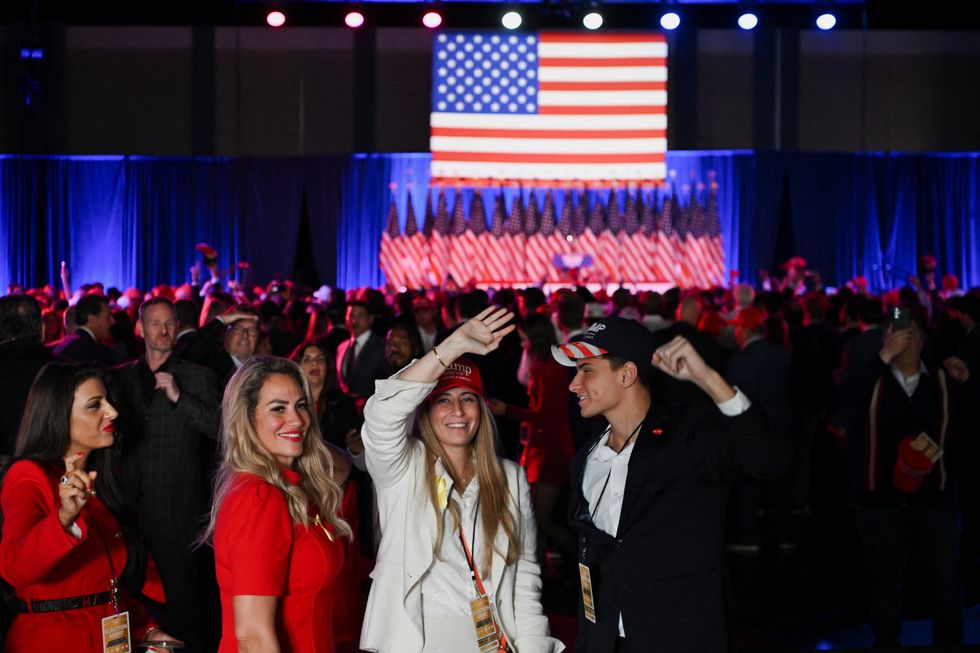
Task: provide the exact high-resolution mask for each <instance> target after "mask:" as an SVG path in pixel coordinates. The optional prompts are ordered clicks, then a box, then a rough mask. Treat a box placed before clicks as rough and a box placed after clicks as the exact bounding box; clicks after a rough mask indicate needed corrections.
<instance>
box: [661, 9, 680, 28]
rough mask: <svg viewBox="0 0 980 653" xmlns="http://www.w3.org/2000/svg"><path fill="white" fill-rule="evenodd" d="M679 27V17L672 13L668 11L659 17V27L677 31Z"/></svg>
mask: <svg viewBox="0 0 980 653" xmlns="http://www.w3.org/2000/svg"><path fill="white" fill-rule="evenodd" d="M680 25H681V17H680V16H679V15H678V14H676V13H675V12H673V11H668V12H667V13H666V14H664V15H663V16H661V17H660V26H661V27H663V28H664V29H668V30H669V29H677V28H678V27H680Z"/></svg>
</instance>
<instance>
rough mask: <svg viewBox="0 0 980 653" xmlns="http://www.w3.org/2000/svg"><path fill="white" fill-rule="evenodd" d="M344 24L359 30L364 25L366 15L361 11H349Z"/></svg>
mask: <svg viewBox="0 0 980 653" xmlns="http://www.w3.org/2000/svg"><path fill="white" fill-rule="evenodd" d="M344 24H345V25H347V27H351V28H355V29H356V28H358V27H360V26H361V25H363V24H364V14H362V13H361V12H359V11H349V12H347V15H346V16H344Z"/></svg>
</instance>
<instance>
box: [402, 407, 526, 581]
mask: <svg viewBox="0 0 980 653" xmlns="http://www.w3.org/2000/svg"><path fill="white" fill-rule="evenodd" d="M479 405H480V421H479V425H478V426H477V429H476V435H474V436H473V439H472V440H471V441H470V455H471V456H472V458H473V468H474V469H475V470H476V477H477V478H478V479H480V503H479V506H480V524H481V525H482V526H483V542H482V547H481V549H480V550H481V551H482V552H483V555H482V557H481V559H480V574H481V575H482V576H483V577H484V578H485V577H486V576H487V575H488V574H489V573H490V561H491V558H492V553H493V541H494V539H495V538H496V536H497V531H498V530H499V529H503V530H504V533H505V534H506V535H507V550H506V551H497V554H498V555H500V556H501V557H503V558H504V560H505V561H506V563H507V564H508V565H510V564H513V563H514V562H516V561H517V557H518V555H520V541H519V540H518V537H517V521H516V519H515V518H514V514H515V513H520V508H519V506H518V503H517V501H518V499H517V497H515V496H513V495H512V494H511V493H510V489H509V486H508V484H507V475H506V474H505V473H504V467H503V465H501V464H500V458H499V457H498V456H497V444H498V442H497V426H496V424H495V422H494V421H493V417H492V416H491V414H490V408H489V406H487V402H486V401H485V400H484V399H483V397H479ZM416 433H417V435H418V437H419V439H421V440H422V442H423V443H424V444H425V456H426V461H425V462H426V465H425V481H426V486H427V487H428V488H429V502H430V503H431V504H432V510H433V511H434V512H435V516H436V542H435V547H434V549H433V552H434V553H435V555H436V556H437V557H439V558H440V559H441V557H442V556H441V554H440V543H441V542H442V537H443V523H442V509H441V508H440V507H439V496H438V489H437V482H438V481H437V479H436V460H437V459H439V458H442V459H443V461H444V463H445V462H447V461H448V459H447V458H446V454H445V451H444V450H443V448H442V445H441V444H440V443H439V439H438V438H437V437H436V433H435V430H434V429H433V428H432V420H431V419H430V418H429V404H428V403H425V404H423V405H422V410H420V411H419V413H418V418H417V428H416ZM445 467H446V471H447V472H448V473H449V475H450V476H451V477H452V479H453V485H456V484H457V483H458V482H459V480H460V479H459V478H458V477H457V476H456V470H454V469H453V468H452V466H450V465H448V464H446V465H445ZM510 504H513V506H514V511H513V512H511V510H510ZM448 506H449V511H450V514H452V516H453V530H454V531H457V530H459V525H460V514H459V505H458V504H457V503H456V502H455V501H452V500H450V501H449V503H448ZM468 546H469V547H470V549H471V550H472V547H473V543H472V542H470V543H469V545H468Z"/></svg>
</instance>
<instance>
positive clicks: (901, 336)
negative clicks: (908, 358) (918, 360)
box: [879, 326, 915, 365]
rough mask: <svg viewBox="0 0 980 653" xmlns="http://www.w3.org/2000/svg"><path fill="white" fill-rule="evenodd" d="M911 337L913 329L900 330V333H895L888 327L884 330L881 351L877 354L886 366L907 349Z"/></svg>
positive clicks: (913, 334)
mask: <svg viewBox="0 0 980 653" xmlns="http://www.w3.org/2000/svg"><path fill="white" fill-rule="evenodd" d="M913 337H915V332H914V330H913V329H902V330H900V331H895V330H894V329H892V327H890V326H889V327H888V328H887V329H886V330H885V339H884V343H883V344H882V346H881V351H880V352H879V354H880V356H881V360H882V361H884V362H885V364H886V365H887V364H889V363H891V362H892V361H893V360H895V358H896V357H897V356H899V355H900V354H901V353H902V352H904V351H905V350H906V349H908V348H909V345H910V344H911V343H912V338H913Z"/></svg>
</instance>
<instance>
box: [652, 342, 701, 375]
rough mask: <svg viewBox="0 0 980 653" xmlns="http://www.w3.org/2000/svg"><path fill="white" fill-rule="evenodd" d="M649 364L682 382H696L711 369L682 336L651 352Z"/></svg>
mask: <svg viewBox="0 0 980 653" xmlns="http://www.w3.org/2000/svg"><path fill="white" fill-rule="evenodd" d="M651 362H652V363H653V364H654V365H655V366H656V367H657V368H659V369H660V370H662V371H664V372H666V373H667V374H669V375H670V376H672V377H674V378H675V379H681V380H682V381H695V382H697V381H698V379H701V378H704V376H705V375H706V373H707V371H708V370H710V369H711V368H709V367H708V366H707V364H705V362H704V359H703V358H701V355H700V354H699V353H698V352H697V350H696V349H695V348H694V347H693V345H691V343H690V342H688V341H687V339H686V338H684V337H683V336H677V337H676V338H674V339H673V340H671V341H670V342H668V343H667V344H666V345H663V346H662V347H660V348H658V349H657V351H655V352H653V359H652V361H651Z"/></svg>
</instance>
